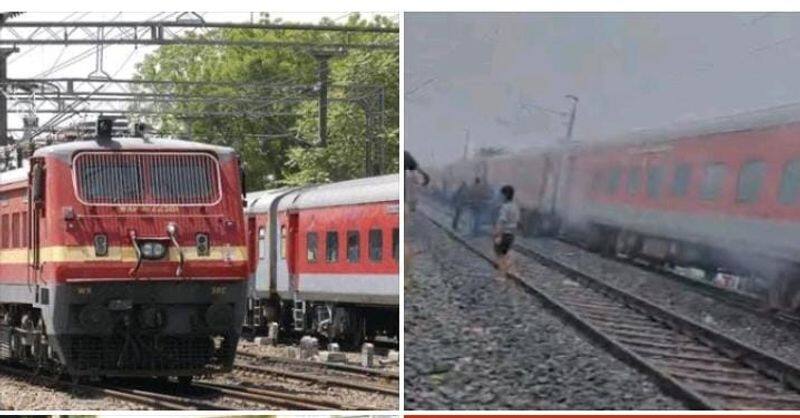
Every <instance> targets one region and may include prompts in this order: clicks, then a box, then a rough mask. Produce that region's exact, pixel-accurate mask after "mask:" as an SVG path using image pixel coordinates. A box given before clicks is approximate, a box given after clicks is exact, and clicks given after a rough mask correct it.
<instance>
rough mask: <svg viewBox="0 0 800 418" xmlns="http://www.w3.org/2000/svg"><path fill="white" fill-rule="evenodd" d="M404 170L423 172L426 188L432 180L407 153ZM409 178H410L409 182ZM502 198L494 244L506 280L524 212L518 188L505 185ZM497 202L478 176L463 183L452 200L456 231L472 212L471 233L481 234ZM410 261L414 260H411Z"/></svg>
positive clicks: (409, 198) (411, 206)
mask: <svg viewBox="0 0 800 418" xmlns="http://www.w3.org/2000/svg"><path fill="white" fill-rule="evenodd" d="M404 157H405V158H404V160H405V161H404V171H405V172H406V173H409V172H411V173H414V172H416V173H419V174H420V175H422V176H423V183H422V184H423V186H424V185H426V184H427V183H428V181H429V179H430V178H429V176H428V174H427V173H425V171H423V170H422V169H421V168H420V167H419V164H418V163H417V161H416V160H415V159H414V157H413V156H411V154H410V153H409V152H408V151H406V152H405V155H404ZM408 181H409V179H408V178H406V182H408ZM412 193H413V192H411V193H409V189H408V188H407V189H406V201H407V204H408V203H411V204H409V205H408V207H407V210H411V211H414V209H415V204H414V203H416V197H415V196H412V195H411V194H412ZM500 197H501V199H502V202H501V204H500V208H499V210H498V211H497V218H496V219H495V222H494V226H493V228H492V241H493V244H494V253H495V255H496V256H497V261H496V267H497V272H498V275H497V277H496V278H498V279H504V278H505V277H506V275H507V273H508V269H509V267H510V260H509V258H508V252H509V250H511V246H512V245H513V244H514V236H515V233H516V231H517V228H518V226H519V220H520V211H519V207H518V206H517V204H516V203H515V202H514V187H513V186H511V185H508V184H507V185H505V186H503V187H501V188H500ZM493 201H494V196H493V193H492V189H491V187H490V186H489V185H488V184H486V182H483V181H481V179H480V177H475V181H474V183H473V184H472V185H467V183H466V182H461V185H460V186H459V187H458V189H456V191H455V193H454V194H453V195H452V197H451V202H452V204H453V207H454V210H455V213H454V215H453V222H452V225H451V226H452V228H453V230H456V231H457V230H458V226H459V221H460V219H461V215H462V213H463V212H464V210H465V209H466V210H469V211H470V212H471V215H472V217H471V218H472V223H471V228H470V233H471V234H472V235H473V236H476V235H478V233H479V232H480V226H481V224H482V222H483V221H484V220H485V219H486V216H488V214H489V213H490V210H489V209H490V208H491V207H492V203H493ZM407 261H410V260H407Z"/></svg>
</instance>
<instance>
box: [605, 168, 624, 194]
mask: <svg viewBox="0 0 800 418" xmlns="http://www.w3.org/2000/svg"><path fill="white" fill-rule="evenodd" d="M620 177H622V169H621V168H620V167H612V168H611V171H610V172H609V173H608V189H607V191H608V194H610V195H613V194H615V193H617V189H618V188H619V179H620Z"/></svg>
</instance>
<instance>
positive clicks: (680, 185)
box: [672, 163, 692, 196]
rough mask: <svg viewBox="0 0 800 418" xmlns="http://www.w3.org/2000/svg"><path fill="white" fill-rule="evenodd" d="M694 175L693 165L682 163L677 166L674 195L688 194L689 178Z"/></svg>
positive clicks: (673, 183) (673, 186)
mask: <svg viewBox="0 0 800 418" xmlns="http://www.w3.org/2000/svg"><path fill="white" fill-rule="evenodd" d="M691 177H692V166H691V165H689V164H687V163H681V164H678V165H677V166H675V177H673V178H672V195H673V196H686V192H687V191H689V180H691Z"/></svg>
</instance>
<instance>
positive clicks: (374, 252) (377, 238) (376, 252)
mask: <svg viewBox="0 0 800 418" xmlns="http://www.w3.org/2000/svg"><path fill="white" fill-rule="evenodd" d="M382 258H383V231H381V230H380V229H370V231H369V259H370V260H372V261H381V259H382Z"/></svg>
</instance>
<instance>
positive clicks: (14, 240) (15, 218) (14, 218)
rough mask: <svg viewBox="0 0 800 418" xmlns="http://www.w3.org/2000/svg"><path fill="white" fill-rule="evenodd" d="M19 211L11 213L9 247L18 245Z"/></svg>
mask: <svg viewBox="0 0 800 418" xmlns="http://www.w3.org/2000/svg"><path fill="white" fill-rule="evenodd" d="M19 246H20V245H19V212H17V213H14V214H11V247H13V248H17V247H19Z"/></svg>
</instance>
